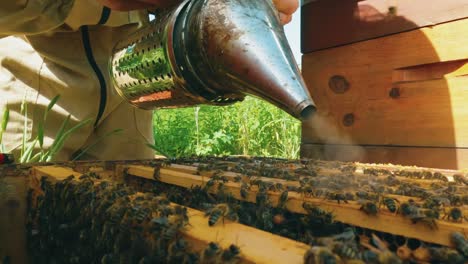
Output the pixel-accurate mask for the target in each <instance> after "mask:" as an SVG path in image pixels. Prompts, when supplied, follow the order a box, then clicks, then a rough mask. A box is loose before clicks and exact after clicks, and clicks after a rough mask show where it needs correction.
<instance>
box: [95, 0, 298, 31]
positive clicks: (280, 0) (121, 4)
mask: <svg viewBox="0 0 468 264" xmlns="http://www.w3.org/2000/svg"><path fill="white" fill-rule="evenodd" d="M97 1H98V2H99V3H101V4H102V5H104V6H107V7H109V8H110V9H113V10H118V11H128V10H138V9H151V8H155V7H168V6H171V5H175V4H177V3H180V2H181V0H97ZM273 3H274V4H275V6H276V8H277V9H278V11H279V12H280V20H281V23H282V24H283V25H284V24H287V23H289V22H291V19H292V15H293V13H294V12H296V10H297V8H298V7H299V0H273Z"/></svg>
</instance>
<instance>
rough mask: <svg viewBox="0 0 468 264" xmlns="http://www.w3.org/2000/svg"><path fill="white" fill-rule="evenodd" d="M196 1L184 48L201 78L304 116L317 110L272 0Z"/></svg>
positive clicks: (187, 59) (189, 60) (212, 84)
mask: <svg viewBox="0 0 468 264" xmlns="http://www.w3.org/2000/svg"><path fill="white" fill-rule="evenodd" d="M191 5H192V8H190V11H189V12H188V14H187V20H186V21H187V23H186V24H185V25H186V30H185V31H183V32H182V35H183V36H184V39H185V40H186V41H185V44H186V45H185V47H184V49H182V50H180V51H181V52H183V53H184V57H185V58H186V61H185V63H186V64H188V65H189V64H191V65H192V70H193V72H194V73H195V75H196V76H198V79H201V80H204V83H206V84H207V85H208V86H209V87H210V88H212V89H216V90H220V91H225V92H239V91H240V92H242V93H245V94H251V95H254V96H257V97H260V98H262V99H264V100H267V101H269V102H270V103H272V104H274V105H276V106H278V107H280V108H282V109H283V110H285V111H286V112H288V113H289V114H291V115H292V116H294V117H296V118H299V119H306V118H308V117H309V116H310V115H311V114H312V113H313V112H314V111H315V106H314V103H313V101H312V98H311V97H310V94H309V92H308V90H307V88H306V85H305V83H304V80H303V79H302V76H301V74H300V71H299V68H298V67H297V64H296V62H295V60H294V57H293V54H292V51H291V48H290V47H289V44H288V41H287V39H286V36H285V34H284V31H283V27H282V26H281V25H280V22H279V19H278V14H277V11H276V9H275V7H274V6H273V3H272V1H271V0H256V1H252V0H223V1H219V0H204V1H192V3H191ZM176 52H177V50H176Z"/></svg>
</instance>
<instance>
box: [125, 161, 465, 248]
mask: <svg viewBox="0 0 468 264" xmlns="http://www.w3.org/2000/svg"><path fill="white" fill-rule="evenodd" d="M127 173H128V174H130V175H134V176H138V177H142V178H145V179H149V180H155V179H154V178H153V175H154V168H152V167H147V166H129V167H128V170H127ZM207 180H208V179H207V178H204V177H202V176H196V175H190V174H186V173H181V172H177V171H173V170H170V169H164V168H162V169H160V173H159V181H161V182H164V183H168V184H172V185H177V186H180V187H184V188H191V187H193V186H202V187H203V186H204V185H205V184H206V182H207ZM225 186H226V191H228V192H230V193H231V194H232V195H233V197H234V198H236V199H239V200H244V199H243V198H242V197H241V196H240V186H239V184H236V183H231V182H228V183H225ZM209 191H211V192H215V191H216V187H214V188H211V189H210V190H209ZM256 194H257V192H256V191H255V190H252V191H251V192H250V194H249V196H248V197H247V199H246V201H248V202H252V203H254V202H255V196H256ZM268 194H269V197H270V200H271V202H272V203H273V204H277V203H278V198H279V195H280V193H278V192H268ZM303 202H310V203H312V204H314V205H317V206H319V207H320V208H322V209H325V210H327V211H331V212H333V214H334V215H335V219H336V220H337V221H341V222H344V223H347V224H350V225H354V226H360V227H364V228H368V229H371V230H377V231H382V232H388V233H392V234H395V235H401V236H405V237H410V238H416V239H420V240H422V241H426V242H431V243H436V244H441V245H447V246H449V245H450V234H451V233H452V232H454V231H458V232H462V233H464V232H468V225H466V224H459V223H450V222H445V221H437V223H438V229H437V230H431V229H429V228H428V227H427V226H425V225H418V224H416V225H415V224H412V223H411V221H410V220H409V219H405V218H404V217H401V216H395V215H394V214H392V213H390V212H384V211H381V212H379V214H378V215H377V216H368V215H366V214H365V213H364V212H362V211H361V210H360V209H359V208H360V206H359V204H357V203H356V202H353V201H350V202H349V204H344V203H341V204H338V203H336V202H332V201H328V200H323V199H316V198H308V197H303V196H302V195H300V194H298V193H294V192H290V193H289V200H288V201H287V203H286V208H287V209H288V210H289V211H291V212H296V213H301V214H305V213H306V211H305V210H304V209H303V207H302V204H303Z"/></svg>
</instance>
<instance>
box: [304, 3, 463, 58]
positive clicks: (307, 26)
mask: <svg viewBox="0 0 468 264" xmlns="http://www.w3.org/2000/svg"><path fill="white" fill-rule="evenodd" d="M305 2H306V3H304V5H303V6H302V9H301V12H302V52H303V53H309V52H313V51H317V50H321V49H326V48H330V47H336V46H340V45H345V44H350V43H354V42H358V41H363V40H368V39H373V38H377V37H382V36H385V35H390V34H396V33H399V32H404V31H408V30H413V29H416V28H420V27H425V26H434V25H436V24H439V23H443V22H447V21H453V20H457V19H461V18H466V17H468V2H467V1H466V0H445V1H437V0H436V1H426V0H398V1H397V0H394V1H388V0H365V1H360V0H317V1H305Z"/></svg>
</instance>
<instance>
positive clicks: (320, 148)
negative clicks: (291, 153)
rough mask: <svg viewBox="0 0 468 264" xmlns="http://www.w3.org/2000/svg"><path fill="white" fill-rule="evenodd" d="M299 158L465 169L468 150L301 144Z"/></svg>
mask: <svg viewBox="0 0 468 264" xmlns="http://www.w3.org/2000/svg"><path fill="white" fill-rule="evenodd" d="M301 156H302V157H308V158H311V159H323V160H342V161H359V162H364V163H393V164H402V165H415V166H421V167H427V168H451V169H457V168H468V149H465V148H430V147H406V146H403V147H393V146H357V145H335V144H314V143H304V144H302V146H301Z"/></svg>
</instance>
